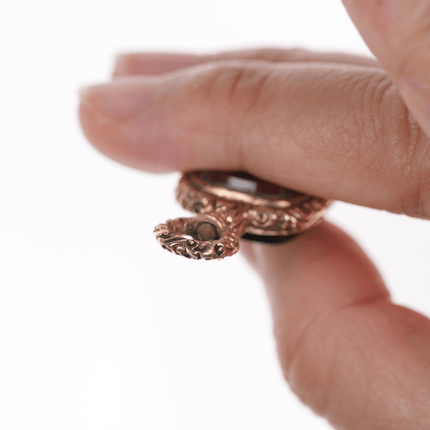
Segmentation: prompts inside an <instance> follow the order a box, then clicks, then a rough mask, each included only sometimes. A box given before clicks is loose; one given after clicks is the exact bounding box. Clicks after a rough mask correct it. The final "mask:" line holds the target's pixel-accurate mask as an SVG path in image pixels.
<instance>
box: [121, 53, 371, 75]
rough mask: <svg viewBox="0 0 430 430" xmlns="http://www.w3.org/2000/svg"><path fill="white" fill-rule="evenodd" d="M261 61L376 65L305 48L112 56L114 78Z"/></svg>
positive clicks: (359, 58)
mask: <svg viewBox="0 0 430 430" xmlns="http://www.w3.org/2000/svg"><path fill="white" fill-rule="evenodd" d="M225 60H263V61H269V62H272V63H281V62H296V63H297V62H321V63H342V64H353V65H354V64H355V65H362V66H369V67H378V62H377V61H376V60H375V59H373V58H369V57H363V56H360V55H354V54H344V53H338V52H312V51H308V50H306V49H298V48H294V49H282V48H259V49H242V50H235V51H227V52H221V53H219V54H209V55H193V54H178V53H148V52H145V53H128V54H122V55H119V56H118V57H117V59H116V63H115V68H114V72H113V75H114V77H120V76H129V75H159V74H162V73H168V72H172V71H174V70H177V69H181V68H184V67H190V66H195V65H197V64H202V63H209V62H213V61H225Z"/></svg>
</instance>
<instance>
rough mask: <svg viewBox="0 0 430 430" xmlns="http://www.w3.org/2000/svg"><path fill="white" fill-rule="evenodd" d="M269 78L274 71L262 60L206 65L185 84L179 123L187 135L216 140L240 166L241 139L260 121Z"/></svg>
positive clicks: (180, 105)
mask: <svg viewBox="0 0 430 430" xmlns="http://www.w3.org/2000/svg"><path fill="white" fill-rule="evenodd" d="M270 76H271V68H270V67H269V66H268V65H267V64H264V63H262V62H261V61H258V62H253V61H247V60H246V61H242V60H234V61H218V62H216V63H211V64H207V65H204V66H203V67H202V68H201V69H200V71H199V72H198V73H197V74H195V75H194V76H192V77H191V80H190V81H188V82H185V85H182V87H183V90H182V94H181V95H180V96H179V97H178V103H177V105H176V107H175V109H174V110H175V113H174V115H175V117H176V121H177V122H180V123H181V125H180V127H181V128H182V129H185V130H186V134H187V135H190V134H195V133H196V132H197V133H203V134H206V135H211V136H213V137H215V138H216V142H217V144H219V146H220V150H222V151H223V153H224V154H225V155H226V156H227V157H228V158H229V159H230V160H234V164H235V165H237V166H240V165H242V164H243V160H242V157H243V146H242V144H241V140H243V136H244V135H245V134H246V130H247V129H248V128H250V127H254V126H255V122H256V121H260V120H261V117H260V115H259V114H260V113H261V109H260V107H261V103H262V101H263V99H264V93H265V89H266V83H267V81H268V80H269V79H270ZM184 99H186V103H184ZM257 113H258V115H257Z"/></svg>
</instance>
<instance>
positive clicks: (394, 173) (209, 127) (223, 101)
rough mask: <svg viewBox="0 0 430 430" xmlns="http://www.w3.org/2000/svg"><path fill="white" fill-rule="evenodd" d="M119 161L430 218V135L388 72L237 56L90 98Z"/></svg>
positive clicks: (105, 145)
mask: <svg viewBox="0 0 430 430" xmlns="http://www.w3.org/2000/svg"><path fill="white" fill-rule="evenodd" d="M82 96H83V100H82V103H81V107H80V117H81V122H82V126H83V129H84V132H85V133H86V135H87V137H88V138H89V140H90V141H91V142H92V143H93V144H94V145H95V146H96V147H97V148H98V149H99V150H100V151H102V152H104V153H105V154H107V155H108V156H110V157H112V158H114V159H116V160H118V161H121V162H123V163H124V164H128V165H131V166H133V167H137V168H141V169H145V170H149V171H159V172H160V171H171V170H181V171H186V170H196V169H223V170H228V169H234V170H245V171H247V172H249V173H252V174H254V175H256V176H258V177H261V178H263V179H266V180H268V181H271V182H275V183H278V184H280V185H284V186H286V187H290V188H293V189H297V190H299V191H302V192H306V193H311V194H315V195H318V196H320V197H325V198H331V199H338V200H343V201H346V202H351V203H356V204H360V205H365V206H369V207H374V208H379V209H386V210H389V211H392V212H404V213H407V214H409V215H413V216H421V217H429V216H430V204H429V200H430V197H429V184H430V182H429V180H428V178H429V176H430V154H429V151H428V146H429V139H428V138H427V137H426V136H425V135H424V133H422V132H421V130H420V128H419V127H418V125H417V123H416V122H415V120H414V119H413V118H412V117H411V116H410V115H409V112H408V110H407V109H406V107H405V105H404V103H403V101H402V99H401V97H400V95H399V93H398V91H397V89H396V88H395V87H394V86H393V85H392V84H391V82H390V81H389V80H388V78H387V76H386V74H385V73H384V72H383V71H381V70H379V69H377V68H370V67H360V66H351V65H343V64H341V65H339V64H336V65H335V64H321V63H315V64H313V65H310V64H303V63H295V64H289V63H268V62H265V61H241V60H239V61H238V60H234V61H233V60H232V61H225V62H215V63H208V64H201V65H198V66H193V67H190V68H187V69H181V70H178V71H176V72H172V73H169V74H165V75H160V76H135V77H127V78H122V79H116V80H114V81H113V82H111V83H108V84H105V85H98V86H94V87H90V88H87V89H85V90H84V91H83V94H82Z"/></svg>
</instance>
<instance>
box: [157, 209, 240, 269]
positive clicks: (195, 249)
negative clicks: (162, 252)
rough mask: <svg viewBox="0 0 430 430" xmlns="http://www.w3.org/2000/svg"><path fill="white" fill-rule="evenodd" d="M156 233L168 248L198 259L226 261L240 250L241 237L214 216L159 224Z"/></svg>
mask: <svg viewBox="0 0 430 430" xmlns="http://www.w3.org/2000/svg"><path fill="white" fill-rule="evenodd" d="M154 233H155V237H156V239H157V240H158V242H159V243H160V244H161V246H162V247H163V248H164V249H166V250H167V251H170V252H173V253H175V254H177V255H182V256H183V257H186V258H191V259H194V260H201V259H203V260H214V259H223V258H225V257H229V256H231V255H233V254H236V252H237V251H238V250H239V241H238V238H237V237H236V236H235V234H234V233H233V232H232V231H231V230H230V229H229V228H227V227H226V225H225V223H223V222H222V220H220V219H218V218H217V217H214V216H213V215H198V216H196V217H194V218H176V219H174V220H168V221H167V222H166V223H165V224H159V225H157V227H155V230H154ZM183 235H187V236H191V237H192V239H190V238H187V237H184V236H183Z"/></svg>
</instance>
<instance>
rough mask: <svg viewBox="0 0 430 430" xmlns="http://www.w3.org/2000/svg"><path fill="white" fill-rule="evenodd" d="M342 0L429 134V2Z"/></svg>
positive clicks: (422, 0)
mask: <svg viewBox="0 0 430 430" xmlns="http://www.w3.org/2000/svg"><path fill="white" fill-rule="evenodd" d="M342 1H343V3H344V5H345V7H346V9H347V11H348V13H349V15H350V17H351V19H352V20H353V22H354V24H355V25H356V27H357V29H358V30H359V32H360V34H361V35H362V37H363V39H364V41H365V42H366V43H367V45H368V46H369V48H370V49H371V51H372V52H373V54H374V55H375V56H376V57H377V59H378V60H379V62H380V64H381V66H382V67H383V68H384V69H385V70H386V71H387V72H388V75H389V76H390V78H391V80H392V81H393V82H394V83H395V84H396V86H397V87H398V88H399V89H400V92H401V94H402V96H403V99H404V100H405V102H406V104H407V105H408V107H409V109H410V111H411V113H412V114H413V115H414V117H415V118H416V119H417V120H418V122H419V123H420V125H421V127H422V128H423V130H424V131H425V132H426V133H427V135H430V32H429V24H430V2H429V1H427V0H389V1H388V0H342Z"/></svg>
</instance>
